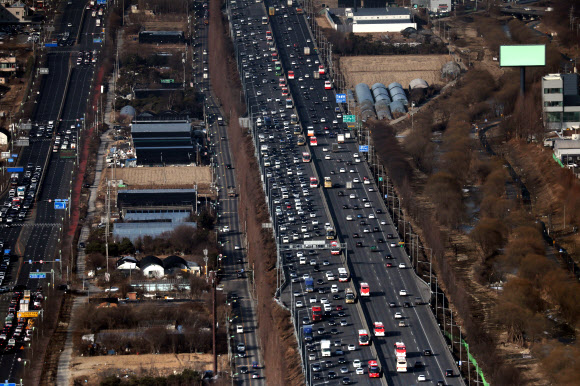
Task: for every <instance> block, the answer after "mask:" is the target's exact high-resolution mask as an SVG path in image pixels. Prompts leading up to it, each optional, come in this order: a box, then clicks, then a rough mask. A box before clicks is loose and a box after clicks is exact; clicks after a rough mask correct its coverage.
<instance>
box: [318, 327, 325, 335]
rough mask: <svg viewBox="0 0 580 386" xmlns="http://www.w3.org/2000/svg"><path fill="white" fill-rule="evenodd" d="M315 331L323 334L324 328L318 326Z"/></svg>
mask: <svg viewBox="0 0 580 386" xmlns="http://www.w3.org/2000/svg"><path fill="white" fill-rule="evenodd" d="M316 332H317V333H318V335H322V334H324V332H325V331H324V328H322V327H319V328H318V330H316Z"/></svg>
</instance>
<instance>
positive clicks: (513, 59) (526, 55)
mask: <svg viewBox="0 0 580 386" xmlns="http://www.w3.org/2000/svg"><path fill="white" fill-rule="evenodd" d="M499 65H500V66H501V67H521V66H545V65H546V46H545V45H540V44H538V45H518V46H500V47H499Z"/></svg>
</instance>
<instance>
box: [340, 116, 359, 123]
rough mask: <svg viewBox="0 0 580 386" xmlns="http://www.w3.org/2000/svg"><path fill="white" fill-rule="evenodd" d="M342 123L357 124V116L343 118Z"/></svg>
mask: <svg viewBox="0 0 580 386" xmlns="http://www.w3.org/2000/svg"><path fill="white" fill-rule="evenodd" d="M342 121H343V122H345V123H348V122H353V123H354V122H356V115H345V116H344V117H342Z"/></svg>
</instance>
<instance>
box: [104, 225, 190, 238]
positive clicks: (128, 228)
mask: <svg viewBox="0 0 580 386" xmlns="http://www.w3.org/2000/svg"><path fill="white" fill-rule="evenodd" d="M182 225H187V226H190V227H194V228H195V227H197V223H194V222H181V223H177V222H146V223H116V224H115V225H114V227H113V237H114V238H118V239H123V238H125V237H127V238H128V239H129V240H131V241H132V242H135V241H136V240H137V239H138V238H139V237H144V236H151V237H157V236H160V235H161V234H163V233H165V232H171V231H173V230H174V229H175V228H177V227H179V226H182Z"/></svg>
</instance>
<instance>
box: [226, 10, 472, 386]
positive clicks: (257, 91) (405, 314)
mask: <svg viewBox="0 0 580 386" xmlns="http://www.w3.org/2000/svg"><path fill="white" fill-rule="evenodd" d="M238 5H239V7H238V8H237V9H235V10H232V12H233V16H234V17H232V22H231V24H232V26H233V30H234V31H236V30H238V29H239V30H240V31H241V33H240V36H236V37H235V43H236V55H237V57H238V65H239V67H240V73H241V76H242V81H243V82H244V86H245V88H246V99H247V105H248V109H249V113H250V116H251V117H253V118H254V119H256V117H257V116H262V115H264V116H266V115H268V116H270V117H271V118H276V119H278V120H279V121H280V122H279V128H273V129H265V128H264V127H263V126H262V127H260V128H258V129H256V130H255V132H254V136H255V140H256V146H257V149H259V148H260V146H261V144H267V145H268V146H269V147H270V148H269V149H268V153H269V157H268V159H266V158H264V156H263V155H261V154H260V155H259V158H260V161H261V166H262V174H263V176H264V181H265V182H264V184H265V190H266V194H267V196H268V197H269V198H270V208H271V216H272V218H273V219H274V225H275V228H276V230H277V235H278V237H280V239H281V240H280V241H281V245H282V248H284V243H283V239H282V238H283V237H284V235H293V234H294V232H296V233H298V234H299V238H298V239H297V241H295V242H302V241H301V240H303V236H304V235H300V233H302V232H301V228H302V224H305V225H307V228H308V230H307V232H310V231H311V229H312V228H311V225H310V224H308V221H305V218H304V217H302V218H301V217H300V216H301V215H300V214H299V213H298V212H299V210H298V209H297V208H296V205H295V202H290V203H289V206H285V207H284V209H282V208H278V210H281V213H280V215H276V210H275V208H276V207H277V206H283V205H286V203H285V202H284V199H281V200H280V199H279V197H281V196H282V197H283V195H282V194H281V190H280V189H279V188H280V187H281V186H287V187H290V190H292V189H295V190H296V191H298V193H299V194H298V195H299V196H302V194H300V190H301V188H299V187H298V186H299V185H300V184H301V182H300V178H296V177H294V176H289V175H288V174H286V175H284V173H282V172H281V170H283V171H284V172H286V173H287V170H288V169H290V171H291V172H292V173H293V174H294V173H297V172H299V171H301V172H302V175H303V176H304V177H306V178H305V179H308V178H309V177H310V176H313V175H314V170H313V169H312V165H316V171H317V172H318V178H319V180H321V179H322V178H323V177H330V178H331V179H332V183H333V184H338V186H339V187H337V188H332V189H327V191H326V192H324V194H325V195H326V196H327V200H328V201H327V204H328V207H329V209H330V212H331V213H332V215H333V217H334V219H335V221H336V223H335V226H336V228H337V232H338V234H339V236H341V241H342V242H346V243H347V245H348V247H347V249H348V259H349V261H350V262H349V264H348V267H349V268H350V273H351V276H352V279H353V285H356V286H358V285H360V282H366V283H368V284H369V287H370V289H371V296H370V297H368V298H365V299H364V300H362V301H361V306H362V311H363V312H364V316H363V317H362V318H358V312H356V311H355V307H353V306H350V305H349V306H346V305H345V307H346V308H347V313H348V314H352V315H349V317H350V316H352V321H349V326H352V327H351V328H346V329H344V331H341V332H340V334H341V335H340V336H341V338H342V341H343V344H344V345H346V344H351V343H354V344H355V345H356V335H357V332H356V331H357V330H358V329H359V328H363V327H365V328H369V327H372V323H373V322H375V321H380V322H383V323H384V325H385V327H386V330H387V334H386V336H385V337H373V338H372V341H373V348H374V350H376V352H377V354H378V359H379V360H380V364H381V367H382V369H383V373H384V374H385V375H386V380H387V382H388V383H389V384H394V385H408V384H411V383H414V382H416V381H417V376H418V375H424V376H425V377H426V379H427V380H428V381H430V382H437V381H439V380H444V381H445V383H447V384H460V383H461V380H460V379H459V378H456V377H448V378H446V377H445V371H446V370H447V369H452V370H453V372H454V374H457V368H456V366H455V364H454V361H453V358H452V357H451V356H450V354H449V353H448V351H447V348H446V345H445V342H444V341H443V339H442V337H441V334H440V332H439V330H438V327H437V324H436V322H435V320H434V318H433V317H432V315H431V311H430V310H429V308H428V307H429V306H428V305H427V304H425V303H426V302H428V300H429V299H425V298H423V299H422V303H423V304H421V305H417V306H415V305H414V298H415V297H416V296H420V295H419V294H420V288H421V289H424V288H425V284H424V283H422V282H420V281H419V280H418V278H417V277H416V275H415V274H414V272H413V270H412V269H409V268H407V267H409V265H410V262H409V259H408V256H406V254H405V251H404V249H402V248H399V247H396V246H393V247H391V246H390V243H391V242H393V243H394V245H398V242H399V239H398V236H397V232H396V229H395V228H394V226H393V223H392V220H391V218H390V217H389V216H388V215H387V214H386V213H387V210H386V208H385V206H384V204H383V203H382V200H381V197H380V195H379V193H378V191H377V190H378V189H377V187H376V186H375V185H374V183H373V182H371V183H370V184H368V185H366V184H363V183H362V181H363V179H364V177H366V176H371V173H370V171H369V169H368V166H367V164H366V162H364V160H363V162H356V159H355V157H354V154H355V153H357V152H358V144H357V143H355V141H353V140H348V139H347V141H346V143H345V144H343V145H342V149H341V150H340V151H338V152H336V153H333V152H332V151H331V150H332V146H331V145H332V144H333V143H336V142H337V140H336V137H334V136H333V134H332V133H339V132H345V131H346V127H345V125H344V123H342V120H341V118H339V117H338V116H337V115H336V113H335V108H336V107H337V105H336V104H335V103H334V100H335V95H334V91H333V90H325V86H324V79H320V80H318V79H314V72H315V71H317V70H318V63H316V60H320V59H319V58H318V57H317V56H316V55H310V56H305V55H304V51H303V49H304V47H305V46H309V47H310V48H311V50H313V48H314V44H313V42H312V36H311V34H310V31H309V29H308V26H307V24H306V20H305V17H304V16H302V15H296V12H295V10H294V9H291V10H290V11H289V12H288V9H287V8H286V7H282V6H281V3H279V2H266V6H267V7H268V6H274V7H276V8H277V10H276V15H275V16H273V17H270V20H269V25H263V24H262V23H261V19H262V17H264V16H266V13H265V8H264V7H263V6H262V4H252V3H245V2H242V3H241V5H240V4H238ZM236 13H237V15H236ZM284 14H286V16H284ZM248 17H249V18H250V19H251V21H250V22H248ZM267 28H271V31H272V32H273V35H274V40H275V42H276V46H277V51H276V52H277V53H278V55H279V58H280V60H281V62H282V65H283V68H284V70H286V71H285V72H286V73H288V71H290V70H292V71H294V73H295V78H294V79H293V80H291V79H287V84H288V86H289V90H290V93H291V95H292V98H293V100H294V104H295V106H296V111H297V113H298V116H299V118H300V122H301V125H302V128H303V129H305V128H306V127H308V126H310V125H312V126H313V128H314V130H315V133H316V137H317V139H318V146H308V147H299V146H296V142H295V141H296V136H295V135H293V134H291V130H284V129H283V128H282V122H283V121H284V120H288V118H287V117H286V118H284V117H282V114H283V112H281V111H280V109H279V107H280V106H279V105H278V104H277V103H276V98H279V99H281V101H284V98H286V97H285V96H283V97H281V91H280V87H281V86H280V85H279V82H278V78H280V76H276V75H275V69H274V70H272V71H269V70H268V65H271V66H272V67H275V66H274V61H275V59H273V58H272V56H271V53H272V51H270V50H269V46H268V45H267V42H266V41H264V35H265V34H266V33H265V31H266V29H267ZM234 33H236V32H234ZM236 35H237V33H236ZM252 56H253V57H252ZM264 79H265V82H264ZM272 81H273V82H272ZM325 100H327V101H328V102H325ZM262 106H264V107H265V108H264V107H262ZM285 114H286V115H287V116H288V115H290V114H291V110H288V111H287V112H285ZM323 118H324V119H325V122H321V121H322V119H323ZM335 120H336V123H333V121H335ZM325 127H328V130H325ZM260 134H264V135H265V141H264V142H259V140H258V138H257V137H259V135H260ZM304 134H305V133H304ZM331 135H332V136H333V137H331ZM303 151H309V152H310V153H311V155H312V163H310V164H305V166H303V167H302V170H300V169H299V167H296V165H294V166H291V165H292V163H293V162H294V158H299V157H300V154H301V153H302V152H303ZM358 158H359V159H361V158H362V154H361V155H360V157H358ZM276 160H280V161H281V164H280V169H278V168H277V167H276V165H275V161H276ZM268 161H269V162H270V164H273V165H272V166H264V165H265V162H268ZM341 168H344V172H341V170H340V169H341ZM355 178H358V179H359V181H361V182H359V183H354V189H352V190H347V189H346V182H347V181H353V180H354V179H355ZM293 184H294V185H293ZM371 188H372V189H371ZM339 192H342V195H340V193H339ZM350 194H354V198H349V196H350ZM301 199H302V200H306V199H308V200H309V201H310V207H309V209H308V211H307V213H311V212H316V213H317V217H318V216H319V218H320V221H319V223H320V224H324V222H328V219H327V218H325V215H326V214H325V213H324V212H325V211H324V210H323V208H324V205H323V194H322V192H321V189H320V188H319V189H312V190H311V191H310V192H309V195H308V196H306V197H304V198H301ZM279 204H280V205H279ZM344 205H346V207H345V206H344ZM354 205H357V206H358V208H359V209H354ZM365 205H366V206H368V207H366V206H365ZM379 209H380V211H381V212H382V213H379V211H378V210H379ZM371 214H372V215H371ZM348 215H350V216H352V217H353V220H352V221H348V220H347V216H348ZM304 216H305V215H304ZM359 216H360V218H358V217H359ZM373 216H374V218H373ZM291 218H294V219H291ZM361 221H364V223H361ZM280 226H282V227H283V228H281V227H280ZM284 227H285V229H284ZM375 227H377V228H378V229H376V231H375V229H374V228H375ZM365 229H366V230H368V232H365ZM355 234H358V236H359V238H356V239H355ZM388 234H392V235H393V236H394V238H393V239H388V238H387V235H388ZM313 238H316V237H313ZM379 240H382V241H383V242H382V243H381V242H380V241H379ZM356 242H361V243H362V246H361V247H356V246H355V244H356ZM371 246H372V247H376V250H377V251H376V252H373V251H371ZM305 253H306V252H305ZM317 253H321V254H323V257H322V258H325V257H326V258H327V260H328V261H329V265H328V266H326V267H328V268H325V267H323V269H322V271H323V272H324V271H326V270H328V269H330V270H333V269H334V268H335V267H337V266H340V265H341V264H342V260H337V259H333V258H332V257H330V254H329V253H328V252H327V251H317ZM387 254H390V255H391V256H392V260H391V259H389V260H388V261H387V259H385V256H386V255H387ZM343 256H344V257H343V258H346V254H344V253H343ZM316 259H317V260H318V262H320V259H321V257H320V256H316ZM308 260H310V257H309V258H308ZM295 262H296V256H295V252H293V253H292V254H290V255H289V256H287V253H286V252H284V256H283V263H284V265H285V266H286V271H285V272H286V275H289V272H296V273H297V275H298V276H302V274H303V273H308V274H310V275H312V276H313V277H314V279H315V282H316V281H317V280H318V278H320V277H321V276H322V274H321V273H316V272H313V271H312V268H309V267H308V266H306V267H305V266H300V265H299V264H296V263H295ZM387 262H390V263H391V264H392V265H393V267H390V268H387V267H386V263H387ZM401 263H402V264H405V268H398V266H399V264H401ZM334 273H335V275H336V271H334ZM288 282H290V281H289V280H288ZM290 284H292V286H285V287H284V291H283V293H282V300H283V301H284V302H285V303H286V304H287V305H290V307H291V308H292V307H293V306H294V305H295V302H294V300H296V299H291V297H292V296H293V295H292V294H291V292H294V291H295V288H293V287H296V286H298V285H299V286H300V288H301V290H300V291H298V292H299V294H298V296H297V298H300V297H303V298H304V302H303V303H306V306H309V305H310V299H309V297H310V296H311V295H304V294H303V293H304V288H303V281H301V282H298V283H291V282H290ZM329 285H330V283H327V282H326V281H325V280H323V283H322V284H321V285H320V286H329ZM341 286H344V284H342V283H340V284H339V288H340V291H339V294H341V293H342V291H343V289H344V287H341ZM290 287H292V288H291V289H290ZM356 290H357V291H358V288H356ZM400 290H406V291H407V295H401V294H400V292H399V291H400ZM427 292H428V289H427ZM317 296H319V297H321V295H319V294H317ZM324 296H326V297H330V296H329V295H324ZM359 299H360V297H359ZM406 301H408V302H409V303H410V307H408V308H404V307H403V303H404V302H406ZM389 302H395V304H396V307H393V308H391V307H388V306H387V304H388V303H389ZM349 307H350V308H349ZM304 310H306V308H302V309H298V311H297V313H298V314H301V313H304V314H306V313H309V312H306V311H304ZM396 312H400V313H401V314H402V319H401V320H404V321H405V323H406V325H407V326H406V327H399V324H398V322H399V319H397V320H395V313H396ZM302 317H303V316H302V315H300V316H299V317H297V319H298V321H299V322H301V319H302ZM318 324H320V323H317V324H315V330H317V329H318V327H319V326H318ZM325 324H326V322H323V323H322V325H323V326H324V328H325V329H327V331H328V327H327V326H326V325H325ZM298 334H300V331H299V330H298ZM322 337H327V335H326V333H323V334H322ZM331 339H332V340H334V338H333V337H331ZM299 341H300V337H299ZM398 341H402V342H404V343H405V345H406V347H407V360H408V364H409V366H413V365H414V364H415V362H416V361H419V360H420V361H421V362H423V363H424V365H425V367H424V368H420V369H412V368H409V371H408V372H406V373H401V372H396V370H395V355H394V350H393V344H394V343H395V342H398ZM356 346H358V345H356ZM425 349H430V350H432V352H433V353H434V355H432V356H424V355H423V350H425ZM365 350H368V348H366V347H357V350H356V351H354V355H357V356H359V357H361V358H360V359H364V360H363V362H364V361H366V360H367V359H374V358H369V356H368V353H367V352H366V351H365ZM354 355H351V353H349V354H348V355H347V356H348V360H349V361H350V360H351V359H352V358H353V357H354ZM331 359H334V357H332V358H331ZM316 360H319V356H318V352H317V354H316V359H315V361H316ZM306 362H307V361H306ZM306 366H307V367H308V368H311V367H312V363H307V364H306ZM332 369H333V370H334V371H335V372H337V371H336V367H335V366H334V365H333V367H332ZM351 369H352V367H351ZM310 375H311V373H309V372H307V378H309V377H310ZM348 375H349V377H350V378H351V380H357V381H359V382H360V381H362V380H363V379H365V380H368V378H366V377H364V378H362V377H361V376H353V375H352V372H349V373H348ZM339 377H340V376H339ZM324 380H325V381H326V380H328V379H326V378H324ZM308 381H309V382H310V383H311V384H312V383H316V381H311V380H310V379H308ZM331 382H334V381H331Z"/></svg>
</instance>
